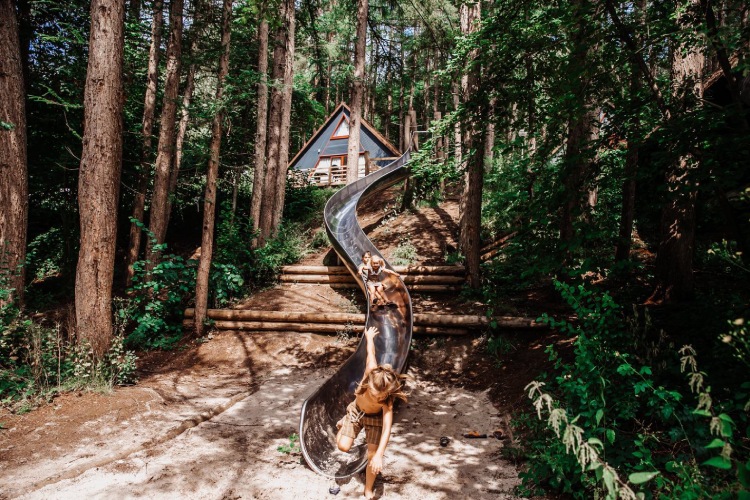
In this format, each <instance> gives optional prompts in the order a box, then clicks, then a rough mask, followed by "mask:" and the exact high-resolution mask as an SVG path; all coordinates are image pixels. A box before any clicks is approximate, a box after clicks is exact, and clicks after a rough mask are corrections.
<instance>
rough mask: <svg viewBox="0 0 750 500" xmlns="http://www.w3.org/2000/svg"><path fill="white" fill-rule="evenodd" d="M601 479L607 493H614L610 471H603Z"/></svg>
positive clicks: (612, 476)
mask: <svg viewBox="0 0 750 500" xmlns="http://www.w3.org/2000/svg"><path fill="white" fill-rule="evenodd" d="M602 478H603V479H604V486H606V487H607V492H609V493H613V492H614V491H615V476H614V474H612V471H611V470H609V469H604V473H603V474H602Z"/></svg>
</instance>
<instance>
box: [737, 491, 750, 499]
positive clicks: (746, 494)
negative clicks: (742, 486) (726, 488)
mask: <svg viewBox="0 0 750 500" xmlns="http://www.w3.org/2000/svg"><path fill="white" fill-rule="evenodd" d="M737 500H750V491H747V490H740V491H738V492H737Z"/></svg>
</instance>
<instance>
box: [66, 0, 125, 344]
mask: <svg viewBox="0 0 750 500" xmlns="http://www.w3.org/2000/svg"><path fill="white" fill-rule="evenodd" d="M124 15H125V5H124V0H93V1H92V2H91V35H90V41H89V62H88V69H87V71H86V86H85V89H84V101H83V119H84V134H83V151H82V154H81V166H80V172H79V180H78V207H79V213H80V217H81V241H80V250H79V254H78V267H77V269H76V285H75V303H76V326H77V329H78V336H79V338H80V339H82V340H84V341H87V342H88V343H89V344H90V346H91V348H92V350H93V353H94V355H95V356H96V357H97V358H98V359H101V358H102V357H103V356H104V354H105V353H106V352H107V350H108V349H109V346H110V343H111V340H112V334H113V332H112V278H113V274H114V264H115V242H116V238H117V204H118V197H119V186H120V169H121V164H122V140H123V139H122V130H123V125H122V109H123V89H122V64H123V44H124V29H123V27H124Z"/></svg>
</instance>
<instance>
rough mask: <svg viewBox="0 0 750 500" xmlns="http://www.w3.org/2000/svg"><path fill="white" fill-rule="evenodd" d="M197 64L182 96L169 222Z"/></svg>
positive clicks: (193, 51)
mask: <svg viewBox="0 0 750 500" xmlns="http://www.w3.org/2000/svg"><path fill="white" fill-rule="evenodd" d="M197 50H198V42H197V41H193V42H192V43H191V49H190V53H191V54H196V53H197ZM197 69H198V68H197V65H196V63H194V62H193V63H191V64H190V67H189V68H188V73H187V78H186V79H185V91H184V92H183V94H182V105H181V106H180V122H179V124H178V125H177V137H176V138H175V141H174V165H173V166H172V169H171V172H170V173H169V191H168V192H169V195H168V196H167V221H169V220H170V219H171V218H172V199H173V198H174V195H175V193H176V191H177V183H178V181H179V179H180V167H181V166H182V150H183V148H184V146H185V136H186V135H187V129H188V125H190V103H191V102H192V100H193V93H194V92H195V72H196V71H197Z"/></svg>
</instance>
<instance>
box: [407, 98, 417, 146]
mask: <svg viewBox="0 0 750 500" xmlns="http://www.w3.org/2000/svg"><path fill="white" fill-rule="evenodd" d="M409 118H410V120H409V122H410V123H409V124H410V125H411V128H412V129H414V130H411V129H410V130H409V135H410V136H411V138H412V141H413V144H412V149H414V151H417V150H418V149H419V137H418V136H417V134H412V132H416V131H417V111H416V110H415V109H413V108H412V109H410V110H409Z"/></svg>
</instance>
